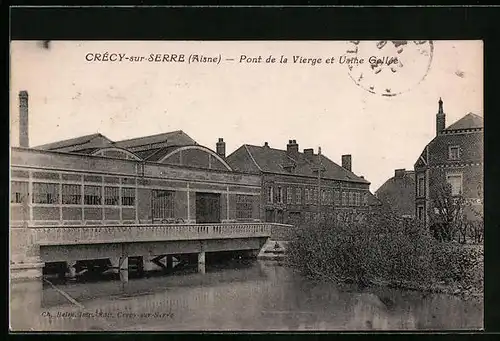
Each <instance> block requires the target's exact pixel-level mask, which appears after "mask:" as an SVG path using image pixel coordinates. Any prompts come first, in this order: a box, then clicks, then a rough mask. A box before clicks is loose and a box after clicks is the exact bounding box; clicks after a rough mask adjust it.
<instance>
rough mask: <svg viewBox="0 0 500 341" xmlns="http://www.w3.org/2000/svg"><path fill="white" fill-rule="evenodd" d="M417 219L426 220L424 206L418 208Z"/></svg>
mask: <svg viewBox="0 0 500 341" xmlns="http://www.w3.org/2000/svg"><path fill="white" fill-rule="evenodd" d="M417 218H418V220H421V221H422V220H424V206H418V207H417Z"/></svg>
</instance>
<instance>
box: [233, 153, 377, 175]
mask: <svg viewBox="0 0 500 341" xmlns="http://www.w3.org/2000/svg"><path fill="white" fill-rule="evenodd" d="M243 147H244V149H245V150H246V151H247V153H248V154H249V156H250V159H251V160H253V161H254V162H255V163H256V165H257V167H258V168H259V169H260V170H261V171H263V172H269V173H278V174H296V175H303V176H317V172H315V170H317V158H318V155H317V154H313V156H312V157H308V156H306V155H305V154H304V153H300V152H299V153H298V154H296V156H295V158H291V157H290V156H289V155H288V154H287V151H286V150H281V149H274V148H270V147H268V146H254V145H248V144H245V145H243ZM231 156H232V154H231V155H229V156H228V162H229V163H230V164H231V161H233V162H234V159H233V158H232V157H231ZM291 164H293V165H295V169H294V171H293V172H292V173H290V172H289V171H288V170H286V166H287V165H291ZM321 165H322V173H321V176H322V177H324V178H329V179H335V180H344V181H355V182H361V183H366V184H368V183H369V182H368V181H366V180H365V179H363V178H361V177H359V176H357V175H356V174H354V173H353V172H350V171H348V170H347V169H345V168H343V167H341V166H339V165H337V164H336V163H335V162H333V161H332V160H330V159H328V158H327V157H325V156H324V155H321ZM231 166H233V165H232V164H231ZM239 168H241V167H239Z"/></svg>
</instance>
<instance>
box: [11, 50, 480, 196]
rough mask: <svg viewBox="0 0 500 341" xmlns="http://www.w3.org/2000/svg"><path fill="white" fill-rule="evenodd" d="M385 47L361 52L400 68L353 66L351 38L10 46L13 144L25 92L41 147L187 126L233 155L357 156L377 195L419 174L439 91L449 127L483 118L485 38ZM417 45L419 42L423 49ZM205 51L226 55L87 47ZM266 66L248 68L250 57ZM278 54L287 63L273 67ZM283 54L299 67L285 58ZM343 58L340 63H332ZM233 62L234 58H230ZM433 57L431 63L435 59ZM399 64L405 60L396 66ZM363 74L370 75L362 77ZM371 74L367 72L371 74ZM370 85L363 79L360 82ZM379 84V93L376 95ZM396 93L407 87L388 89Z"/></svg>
mask: <svg viewBox="0 0 500 341" xmlns="http://www.w3.org/2000/svg"><path fill="white" fill-rule="evenodd" d="M419 46H421V47H422V49H423V50H425V49H426V47H429V44H428V43H427V44H422V45H418V46H417V45H415V44H413V43H412V42H411V43H410V42H409V43H408V44H407V45H404V46H403V47H404V48H405V50H404V51H403V52H402V53H401V51H400V53H399V54H398V53H397V49H398V47H397V46H393V45H391V44H388V45H387V46H386V47H385V48H384V49H377V48H376V45H375V42H362V43H361V44H359V45H358V47H359V49H358V54H357V56H358V58H365V59H368V57H369V56H370V55H372V54H378V56H379V57H382V56H386V55H387V56H398V57H399V61H401V64H400V65H391V66H393V67H395V70H396V72H392V71H391V70H390V67H389V66H383V67H381V71H382V72H380V73H378V74H375V73H374V70H373V69H371V68H369V67H367V65H368V64H367V63H366V61H365V64H364V66H363V65H361V66H358V67H356V68H354V69H353V70H352V71H349V69H348V68H347V66H346V65H341V64H339V63H338V57H339V56H340V55H343V54H346V51H347V50H352V48H353V47H354V45H353V44H350V43H348V42H332V41H312V42H277V41H267V42H260V41H259V42H257V41H253V42H173V41H169V42H168V41H167V42H87V41H86V42H68V41H64V42H63V41H53V42H51V43H50V45H49V48H48V49H46V48H43V45H42V44H40V43H38V42H30V41H23V42H20V41H14V42H12V43H11V113H10V114H11V143H12V145H18V116H19V110H18V92H19V91H20V90H27V91H28V93H29V114H30V118H29V119H30V121H29V123H30V127H29V129H30V130H29V134H30V146H37V145H40V144H44V143H49V142H53V141H57V140H62V139H68V138H73V137H77V136H81V135H86V134H92V133H96V132H100V133H102V134H103V135H105V136H107V137H108V138H110V139H111V140H121V139H127V138H133V137H140V136H145V135H152V134H158V133H162V132H167V131H173V130H183V131H184V132H186V133H187V134H188V135H190V136H191V137H192V138H193V139H195V140H196V141H197V142H198V143H200V144H202V145H205V146H207V147H209V148H212V149H215V143H216V141H217V139H218V138H219V137H223V138H224V140H225V141H226V144H227V153H228V154H229V153H231V152H232V151H234V150H235V149H236V148H238V147H239V146H240V145H242V144H244V143H246V144H255V145H263V143H264V142H266V141H267V142H269V144H270V146H271V147H273V148H280V149H285V148H286V144H287V142H288V140H289V139H295V140H297V142H298V144H299V148H300V150H302V149H304V148H314V149H315V152H317V148H318V146H321V148H322V153H323V154H324V155H326V156H327V157H329V158H330V159H332V160H333V161H335V162H337V163H339V164H340V160H341V155H342V154H351V155H352V158H353V171H354V172H355V173H356V174H358V175H364V176H365V178H366V179H367V180H368V181H370V182H371V190H372V191H375V190H376V189H378V187H379V186H380V185H382V184H383V183H384V182H385V181H386V180H387V179H388V178H390V177H392V176H393V175H394V169H397V168H406V169H413V165H414V163H415V161H416V159H417V158H418V156H419V154H420V153H421V151H422V149H423V148H424V147H425V145H426V144H427V143H428V142H429V141H430V140H431V139H432V138H433V137H434V135H435V114H436V112H437V109H438V100H439V97H442V99H443V101H444V111H445V113H446V125H450V124H451V123H453V122H455V121H456V120H458V119H460V118H461V117H463V116H464V115H466V114H467V113H469V112H474V113H476V114H479V115H482V113H483V46H482V42H481V41H434V42H433V46H434V48H433V52H432V58H430V57H431V56H430V54H429V53H428V52H429V51H430V50H429V49H427V50H426V51H427V52H426V51H424V52H421V53H419V52H418V51H420V50H419V49H420V47H419ZM417 47H418V49H417ZM104 52H109V53H122V54H126V56H144V57H146V58H147V57H149V54H151V53H162V54H164V53H177V54H185V55H186V59H187V58H188V57H189V55H190V54H193V53H197V54H203V55H205V56H219V55H220V56H221V57H222V61H221V62H220V63H219V64H213V63H210V64H200V63H191V64H189V63H187V60H186V62H184V63H166V62H163V63H150V62H147V60H145V61H143V62H135V63H134V62H130V61H126V60H125V59H124V60H123V61H122V62H121V63H119V62H89V61H87V60H86V55H87V54H88V53H104ZM241 55H247V56H249V57H258V56H259V55H261V56H262V58H263V59H262V63H246V62H244V63H239V60H240V56H241ZM269 55H273V56H275V57H276V58H277V60H276V63H274V64H268V63H265V59H266V58H267V57H268V56H269ZM281 55H284V56H285V57H288V59H289V60H288V63H287V64H283V63H279V58H280V56H281ZM294 55H295V56H303V57H306V58H309V57H311V58H322V63H321V64H316V65H314V66H312V65H311V64H307V63H306V64H294V63H293V60H292V56H294ZM330 57H335V59H336V60H335V61H334V63H333V64H326V63H325V61H326V59H327V58H330ZM226 58H234V59H235V60H234V61H226V60H225V59H226ZM429 60H430V67H429V65H428V62H429ZM396 66H397V67H396ZM361 74H363V77H360V76H361ZM360 78H361V79H360ZM358 80H359V82H358ZM370 86H373V87H374V91H375V92H376V93H371V92H369V91H367V90H369V89H370ZM386 88H390V89H391V91H392V92H397V93H399V92H401V93H400V94H398V95H395V96H390V97H386V96H382V95H381V92H384V90H385V89H386Z"/></svg>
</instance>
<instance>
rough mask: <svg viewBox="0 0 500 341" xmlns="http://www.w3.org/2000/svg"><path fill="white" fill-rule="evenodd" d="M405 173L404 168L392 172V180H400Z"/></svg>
mask: <svg viewBox="0 0 500 341" xmlns="http://www.w3.org/2000/svg"><path fill="white" fill-rule="evenodd" d="M405 172H406V169H405V168H401V169H396V170H395V171H394V178H396V179H401V178H403V177H404V176H405Z"/></svg>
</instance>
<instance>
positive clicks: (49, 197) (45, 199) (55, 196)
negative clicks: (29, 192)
mask: <svg viewBox="0 0 500 341" xmlns="http://www.w3.org/2000/svg"><path fill="white" fill-rule="evenodd" d="M58 187H59V184H48V183H39V182H35V183H33V203H34V204H57V203H58V202H59V191H58Z"/></svg>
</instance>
